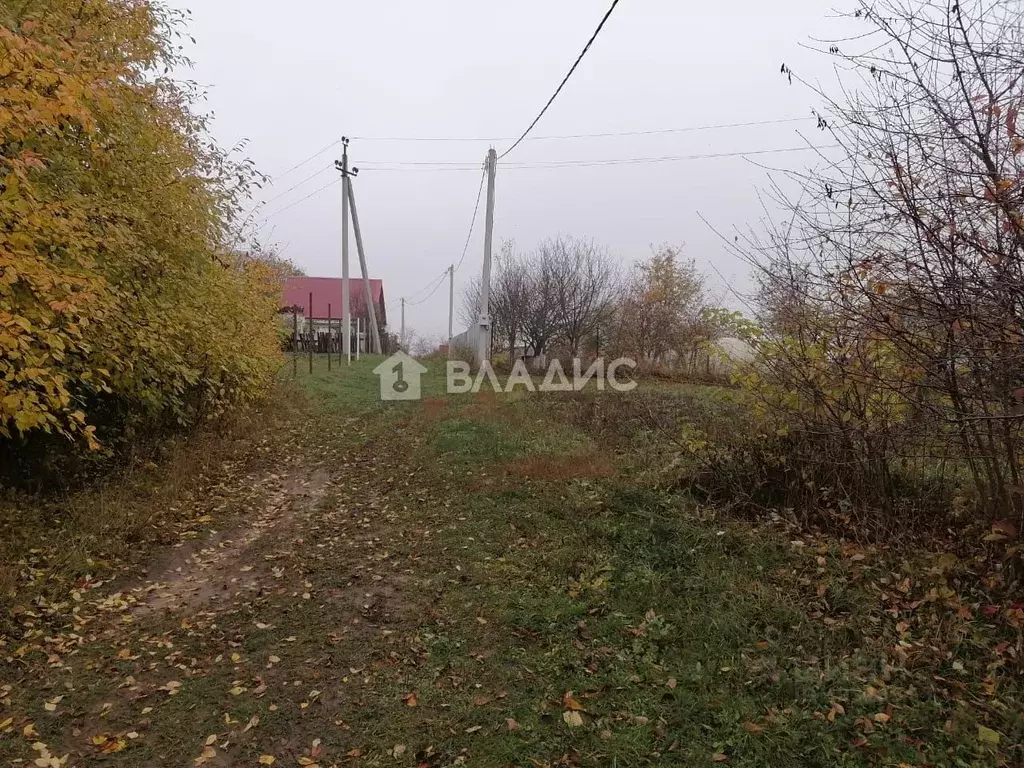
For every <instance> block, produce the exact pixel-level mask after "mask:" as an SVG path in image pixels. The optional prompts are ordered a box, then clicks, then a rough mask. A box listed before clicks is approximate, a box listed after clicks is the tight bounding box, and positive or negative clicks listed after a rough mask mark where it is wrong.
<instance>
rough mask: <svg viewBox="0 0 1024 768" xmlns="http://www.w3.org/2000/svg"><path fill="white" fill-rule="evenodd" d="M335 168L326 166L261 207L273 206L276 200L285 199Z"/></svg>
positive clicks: (262, 203)
mask: <svg viewBox="0 0 1024 768" xmlns="http://www.w3.org/2000/svg"><path fill="white" fill-rule="evenodd" d="M333 168H334V166H333V165H326V166H324V167H323V168H321V169H320V170H319V171H317V172H316V173H314V174H312V175H310V176H307V177H306V178H304V179H303V180H302V181H300V182H299V183H298V184H296V185H295V186H293V187H290V188H289V189H286V190H285V191H284V192H282V193H281V194H279V195H275V196H274V197H272V198H270V199H269V200H263V201H261V203H260V205H270V204H271V203H273V202H274V201H275V200H280V199H281V198H282V197H284V196H285V195H287V194H290V193H292V192H294V191H295V190H296V189H298V188H299V187H301V186H302V185H303V184H306V183H308V182H310V181H312V180H313V179H315V178H316V177H317V176H320V175H321V174H323V173H326V172H327V171H329V170H331V169H333Z"/></svg>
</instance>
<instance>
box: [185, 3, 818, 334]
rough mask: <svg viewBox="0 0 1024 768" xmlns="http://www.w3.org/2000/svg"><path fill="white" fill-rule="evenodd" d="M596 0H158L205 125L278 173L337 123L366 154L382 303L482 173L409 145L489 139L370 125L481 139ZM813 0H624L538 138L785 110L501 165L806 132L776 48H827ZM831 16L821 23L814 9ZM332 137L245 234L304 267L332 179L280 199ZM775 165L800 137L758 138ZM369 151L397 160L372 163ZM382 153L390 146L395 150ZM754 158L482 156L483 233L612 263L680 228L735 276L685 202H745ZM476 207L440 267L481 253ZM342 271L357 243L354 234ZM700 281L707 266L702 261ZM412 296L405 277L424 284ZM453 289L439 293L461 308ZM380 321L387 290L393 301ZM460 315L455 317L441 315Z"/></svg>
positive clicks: (449, 153)
mask: <svg viewBox="0 0 1024 768" xmlns="http://www.w3.org/2000/svg"><path fill="white" fill-rule="evenodd" d="M609 3H610V0H558V1H557V2H554V1H553V0H516V1H515V2H512V1H511V0H505V1H504V2H499V1H497V0H488V1H487V2H482V1H481V0H436V2H431V3H425V2H422V0H372V1H371V0H363V2H352V1H351V0H344V1H343V2H328V1H327V0H292V2H290V3H281V2H277V1H276V0H275V1H273V2H272V1H271V0H202V2H199V0H173V5H175V6H177V7H183V8H189V9H190V10H191V11H192V17H193V23H192V27H191V32H192V34H193V35H194V36H195V38H196V40H197V44H196V45H195V46H190V48H188V49H187V52H188V53H189V55H190V57H191V58H192V59H193V60H194V62H195V69H194V71H193V72H192V75H191V76H192V77H193V78H194V79H195V80H197V81H198V82H199V83H200V84H202V85H203V86H205V87H206V88H207V89H208V106H209V108H210V109H211V110H212V111H213V112H214V113H215V121H214V126H213V130H214V135H215V136H216V138H217V139H218V140H219V141H220V142H221V143H222V144H224V145H231V144H234V143H235V142H237V141H239V140H241V139H243V138H244V139H248V140H249V141H250V144H249V147H248V149H247V153H248V154H249V156H250V157H252V158H253V159H254V160H255V161H256V162H257V164H258V167H259V168H260V170H262V171H263V172H265V173H267V174H270V175H271V176H276V175H280V174H282V173H283V172H284V171H286V170H288V169H289V168H291V167H292V166H294V165H295V164H296V163H299V162H300V161H302V160H304V159H305V158H307V157H309V156H310V155H311V154H313V153H314V152H316V151H318V150H320V149H322V148H323V147H324V146H325V145H327V144H329V143H330V142H332V141H335V140H336V139H338V138H339V137H340V136H341V135H343V134H345V135H348V136H352V137H364V138H355V139H354V140H353V141H352V145H351V149H350V152H351V157H352V160H353V163H354V164H355V165H357V166H359V165H361V164H366V166H367V170H364V171H363V173H362V174H361V175H360V176H359V178H358V180H357V181H356V193H357V195H358V202H359V209H360V210H359V212H360V219H361V223H362V225H363V230H364V238H365V241H366V247H367V252H368V258H369V261H370V271H371V273H372V276H373V277H380V278H383V280H384V283H385V291H386V294H387V297H388V300H389V302H392V301H394V302H397V300H398V299H399V298H400V297H401V296H403V295H410V294H413V293H415V292H416V291H419V290H420V289H421V288H423V287H424V286H425V285H426V284H428V283H429V282H431V281H432V280H434V278H435V277H436V276H438V275H440V273H441V272H442V271H443V270H444V269H445V268H446V266H447V265H448V264H449V263H452V262H453V261H457V260H458V258H459V256H460V254H461V252H462V248H463V244H464V242H465V239H466V235H467V233H468V229H469V223H470V219H471V216H472V211H473V203H474V201H475V199H476V194H477V189H478V186H479V181H480V172H479V171H478V170H475V169H470V170H467V171H453V170H437V169H429V168H428V169H424V167H422V166H413V165H402V164H405V163H417V162H419V163H422V162H458V163H468V164H471V165H473V166H474V168H475V167H477V166H479V165H480V164H482V162H483V159H484V156H485V154H486V152H487V149H488V147H489V146H491V142H489V141H487V140H476V141H451V142H449V141H430V142H426V141H424V142H411V141H384V140H379V138H375V137H470V138H473V137H495V138H501V139H502V140H499V141H495V142H493V144H494V146H496V148H497V149H498V150H499V152H500V151H502V150H503V149H505V148H506V147H507V146H508V145H509V144H510V143H511V142H510V141H508V140H507V139H506V138H503V137H508V138H511V137H515V136H517V135H519V134H520V133H521V132H522V131H523V130H525V128H526V126H527V125H528V124H529V123H530V121H531V120H532V119H533V118H534V117H535V116H536V114H537V113H538V112H539V110H540V108H541V107H542V106H543V105H544V103H545V101H546V100H547V99H548V97H549V96H550V95H551V93H552V92H553V91H554V89H555V87H556V86H557V85H558V83H559V82H560V80H561V78H562V77H563V76H564V74H565V72H566V71H567V70H568V67H569V66H570V65H571V63H572V62H573V60H574V59H575V57H576V56H577V55H578V53H579V51H580V50H581V48H582V47H583V45H584V43H585V42H586V40H587V39H588V38H589V36H590V34H591V33H592V32H593V30H594V28H595V27H596V25H597V23H598V22H599V21H600V19H601V16H602V15H603V14H604V13H605V11H606V10H607V8H608V5H609ZM826 13H827V6H825V5H823V4H822V2H821V0H783V1H781V2H773V3H766V2H764V0H730V1H729V2H704V3H697V2H683V1H682V0H621V2H620V3H619V6H618V8H617V10H616V11H615V13H614V14H613V15H612V17H611V19H610V20H609V22H608V24H607V26H606V27H605V29H604V31H603V32H602V34H601V36H600V37H599V38H598V40H597V42H596V44H595V45H594V47H593V49H592V50H591V51H590V53H589V54H588V55H587V57H586V58H585V59H584V61H583V64H582V65H581V67H580V69H579V70H578V71H577V73H576V74H575V75H574V77H573V78H572V79H571V80H570V82H569V84H568V85H567V86H566V88H565V90H564V91H563V92H562V94H561V96H560V97H559V98H558V100H557V101H556V102H555V104H554V105H553V107H552V108H551V109H550V110H549V112H548V114H547V115H546V116H545V118H544V119H543V120H542V121H541V123H540V124H539V125H538V126H537V128H536V129H535V131H534V135H535V136H541V137H543V136H551V135H564V134H591V133H608V132H623V131H658V130H665V129H676V128H689V127H695V126H705V125H718V124H723V123H736V122H749V121H759V120H777V119H785V118H809V119H807V120H806V121H803V122H792V123H780V124H774V125H763V126H757V127H743V128H729V129H716V130H706V131H692V132H679V133H665V134H658V135H647V136H625V137H622V136H620V137H607V138H584V139H567V140H536V141H528V142H525V143H524V144H522V145H521V146H520V147H519V148H518V149H517V150H516V152H514V153H513V154H512V155H510V156H509V157H508V158H507V163H510V164H513V165H514V164H516V163H529V162H538V161H544V162H549V161H566V160H580V161H584V160H585V161H602V160H619V159H629V158H647V157H663V156H679V155H693V154H709V153H729V152H743V151H753V150H764V149H778V148H789V147H799V146H804V145H805V144H806V143H807V142H808V141H810V142H815V143H820V141H821V138H820V136H821V135H820V134H819V133H818V132H817V131H816V130H815V123H814V121H813V119H810V110H811V107H812V106H813V105H814V99H813V95H812V94H811V93H809V92H808V91H806V90H805V89H803V88H801V87H799V86H792V87H790V86H789V85H787V83H786V80H785V78H784V77H783V76H782V75H781V74H780V73H779V68H780V65H781V64H782V62H784V61H785V62H786V63H787V64H789V65H790V66H791V67H792V68H793V69H795V70H797V71H799V72H801V73H803V74H807V73H808V72H811V73H813V72H815V71H817V72H823V71H827V70H826V69H825V67H826V66H827V62H825V61H823V60H822V59H821V57H819V56H818V55H816V54H814V53H812V52H810V51H807V50H805V49H803V48H801V43H806V42H807V41H808V39H809V37H810V36H812V35H818V36H821V35H823V34H825V32H826V31H827V29H828V28H829V27H828V25H829V24H830V22H828V21H827V19H826ZM831 23H834V22H831ZM337 157H340V147H336V148H335V149H334V150H332V151H330V152H328V153H326V154H324V155H322V156H321V157H319V158H317V159H316V160H314V161H312V162H310V163H309V164H307V165H305V166H303V167H302V168H301V169H299V170H297V171H295V172H293V173H291V174H289V175H287V176H285V177H283V178H282V179H281V180H280V181H279V182H277V183H276V185H275V186H274V187H272V188H270V189H268V190H266V191H265V193H264V194H263V195H262V197H263V199H265V200H270V199H271V198H273V197H274V196H275V195H278V194H280V193H282V192H285V191H286V190H288V189H289V188H290V187H292V186H293V185H296V184H298V183H299V182H301V181H303V180H304V179H306V178H307V177H309V176H310V175H312V174H314V173H316V172H317V171H319V170H321V169H325V170H324V172H323V173H321V174H320V175H318V176H316V177H315V178H313V179H311V180H310V181H308V182H307V183H305V184H303V185H301V186H299V187H298V189H295V190H294V191H292V192H290V193H289V194H287V195H284V196H283V197H280V199H278V200H276V201H273V202H270V203H269V204H268V206H267V207H266V209H265V212H266V213H267V214H271V216H270V218H269V220H268V221H267V223H266V226H264V227H263V229H262V230H261V235H262V236H263V237H264V238H265V239H266V238H267V237H268V236H269V238H270V239H271V240H272V241H273V242H275V243H277V244H279V245H280V246H281V247H282V248H284V249H285V250H284V254H285V255H286V256H288V257H290V258H291V259H292V260H294V261H295V262H296V263H297V264H299V265H300V266H302V267H303V268H305V269H306V270H307V272H308V273H309V274H311V275H325V276H338V275H340V274H341V245H340V243H341V189H342V188H341V185H340V184H336V185H335V186H333V187H330V188H329V189H327V190H325V191H323V192H322V193H320V194H318V195H315V196H314V197H312V198H310V199H308V200H306V201H304V202H301V203H299V204H297V205H295V206H294V207H290V208H289V209H288V210H285V211H283V212H281V213H279V214H277V215H273V214H275V212H277V211H281V209H283V208H285V206H289V205H290V204H291V203H294V202H296V201H299V200H301V199H302V198H303V197H305V196H306V195H308V194H309V193H311V192H313V191H315V190H316V189H318V188H319V187H322V186H323V185H324V184H326V183H328V182H330V181H332V180H333V179H334V178H335V177H336V174H335V172H333V171H329V170H326V168H327V166H328V165H329V164H330V163H331V162H332V161H333V160H334V159H335V158H337ZM756 159H757V160H758V161H759V162H761V163H764V164H768V165H771V166H774V167H803V166H805V165H808V164H813V162H814V154H813V153H812V152H802V153H790V154H777V155H765V156H760V157H758V158H756ZM380 163H386V164H388V167H390V168H395V169H396V170H369V167H370V166H371V165H373V164H380ZM394 164H398V165H394ZM766 180H767V176H766V172H765V171H763V170H761V169H760V168H757V167H755V166H754V165H752V164H751V163H750V162H748V161H747V160H744V159H743V158H741V157H731V158H715V159H699V160H685V161H675V162H661V163H650V164H622V165H600V166H585V167H560V168H533V169H516V168H512V167H509V166H508V165H499V169H498V182H497V198H496V199H497V204H496V219H495V220H496V223H495V238H496V239H495V247H496V248H497V245H498V243H500V242H501V240H503V239H506V238H511V239H514V240H515V241H516V243H517V245H518V246H519V247H520V248H522V249H529V248H530V247H531V246H533V245H534V244H535V243H537V242H538V241H539V240H540V239H542V238H545V237H548V236H551V235H556V234H559V233H563V234H571V235H576V236H581V237H588V238H593V239H594V240H596V241H597V242H598V243H600V244H603V245H605V246H607V247H608V248H609V249H611V251H612V252H613V253H614V254H615V255H616V256H617V257H618V258H620V259H621V261H622V262H623V264H624V265H628V264H629V263H631V262H632V261H634V260H636V259H638V258H642V257H644V256H646V255H648V254H649V253H650V247H651V245H652V244H658V243H662V242H671V243H674V244H685V246H686V253H687V254H688V255H689V256H693V257H694V258H696V260H697V261H698V263H699V264H700V265H702V266H703V267H704V268H705V269H706V271H708V272H709V273H711V269H710V266H709V265H711V264H714V265H715V266H716V267H717V268H718V269H719V270H720V271H721V272H722V273H723V274H724V275H725V276H726V277H727V278H729V279H732V280H736V281H737V283H738V284H739V285H744V284H745V283H746V278H747V274H746V273H747V270H746V269H745V267H744V266H743V265H742V264H740V263H737V262H736V261H735V260H733V259H732V258H731V257H729V256H728V255H727V254H726V253H725V252H724V250H723V248H722V247H721V246H720V244H719V243H718V242H717V238H716V237H715V235H714V234H713V233H712V232H711V231H709V230H708V228H707V227H706V226H705V225H704V224H703V223H702V222H701V221H700V219H699V218H698V216H697V214H698V212H700V213H703V214H704V215H705V216H706V217H707V218H708V219H709V220H711V221H712V222H714V223H715V224H716V226H719V227H721V228H723V229H726V230H728V229H731V228H733V227H736V226H739V227H745V226H747V225H748V224H750V223H756V221H757V220H758V219H759V218H760V217H761V211H760V206H759V203H758V198H757V192H758V189H759V188H763V187H764V186H765V183H766ZM482 223H483V216H482V213H481V216H480V217H479V220H478V225H477V229H476V231H475V232H474V236H473V240H472V243H471V244H470V251H469V256H468V257H467V259H466V262H465V265H464V266H463V268H462V270H460V272H459V274H458V275H457V277H456V291H458V290H459V288H460V286H461V285H463V284H465V282H466V281H467V280H468V279H469V277H470V276H471V274H472V273H476V272H478V271H479V269H480V262H481V257H482V249H483V246H482V242H483V240H482ZM352 253H353V274H357V269H358V266H357V265H358V262H357V260H356V259H355V248H354V245H353V249H352ZM714 281H715V282H716V283H717V282H720V281H719V280H718V278H717V277H715V278H714ZM420 295H421V296H422V294H420ZM458 303H459V299H458V297H457V298H456V305H457V306H458ZM447 311H448V298H447V290H446V288H442V289H441V290H439V291H438V292H437V293H436V294H435V295H434V297H433V298H432V299H431V300H429V301H427V302H425V303H423V304H422V305H420V306H416V307H411V308H410V309H409V310H408V314H407V323H408V324H409V326H410V327H412V328H415V329H416V330H417V331H418V332H420V333H421V334H430V335H436V336H441V335H442V334H444V333H446V332H447ZM389 312H390V317H391V319H392V324H393V325H397V320H398V312H397V303H396V304H395V305H394V307H392V308H390V309H389ZM457 330H458V329H457Z"/></svg>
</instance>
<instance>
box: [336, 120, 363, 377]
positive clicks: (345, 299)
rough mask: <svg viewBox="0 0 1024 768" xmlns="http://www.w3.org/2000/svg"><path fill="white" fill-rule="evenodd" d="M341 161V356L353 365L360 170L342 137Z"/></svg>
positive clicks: (337, 166)
mask: <svg viewBox="0 0 1024 768" xmlns="http://www.w3.org/2000/svg"><path fill="white" fill-rule="evenodd" d="M341 143H342V152H341V160H340V161H338V160H335V161H334V167H335V168H337V169H338V170H339V171H341V179H342V181H341V186H342V194H341V324H342V326H343V331H342V333H343V335H342V337H341V354H342V355H343V356H344V357H345V358H346V359H347V360H348V363H349V364H350V365H351V363H352V307H351V306H350V304H349V290H348V276H349V270H348V201H349V189H350V187H351V180H350V177H351V176H355V175H357V174H358V173H359V169H358V168H353V169H352V170H351V171H349V169H348V137H347V136H342V137H341Z"/></svg>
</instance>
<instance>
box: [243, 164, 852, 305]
mask: <svg viewBox="0 0 1024 768" xmlns="http://www.w3.org/2000/svg"><path fill="white" fill-rule="evenodd" d="M838 146H839V145H837V144H829V145H826V146H803V147H783V148H779V149H752V150H743V151H737V152H713V153H706V154H700V155H667V156H663V157H632V158H622V159H612V160H556V161H550V162H535V163H510V164H508V165H505V166H502V167H503V168H505V169H506V170H513V171H531V170H545V169H559V168H588V167H597V166H606V165H651V164H656V163H669V162H683V161H690V160H714V159H721V158H729V157H753V156H756V155H770V154H782V153H789V152H809V151H819V152H820V151H824V150H829V149H836V148H838ZM376 162H377V163H379V164H380V166H383V165H384V164H385V163H386V164H387V165H389V166H393V167H376V168H374V167H369V166H368V164H367V163H363V164H361V167H362V169H363V170H364V171H384V172H387V171H435V172H436V171H456V172H466V171H475V170H477V168H478V166H477V165H470V164H468V163H467V164H459V163H418V162H417V163H401V162H388V161H376ZM340 181H341V179H335V180H334V181H332V182H330V183H329V184H325V185H324V186H322V187H320V188H318V189H315V190H313V191H312V192H310V193H309V194H308V195H306V196H305V197H303V198H300V199H299V200H296V201H295V202H294V203H290V204H289V205H286V206H285V207H284V208H280V209H278V210H276V211H274V212H273V213H269V214H267V215H266V216H264V217H262V218H260V219H257V220H256V221H255V222H253V223H254V224H257V223H258V224H259V225H260V226H259V227H257V229H259V228H261V227H262V226H263V224H265V223H266V222H267V221H268V220H269V219H271V218H273V217H274V216H277V215H279V214H281V213H284V212H285V211H287V210H290V209H291V208H294V207H295V206H297V205H299V204H301V203H304V202H306V201H307V200H309V199H310V198H312V197H315V196H316V195H319V194H320V193H321V192H323V191H324V190H326V189H329V188H330V187H333V186H334V185H335V184H337V183H339V182H340ZM482 190H483V184H482V181H481V188H480V191H479V192H478V193H477V203H476V208H475V209H474V212H473V224H472V225H471V227H470V234H469V238H472V234H473V227H475V225H476V216H477V214H478V212H479V209H480V198H481V194H482ZM468 249H469V244H468V241H467V244H466V247H465V249H464V250H463V256H462V259H463V260H464V259H465V254H466V252H467V251H468ZM459 264H460V265H461V264H462V260H460V262H459ZM429 285H433V283H430V284H429ZM428 287H429V286H428ZM422 290H425V289H421V290H420V291H417V292H416V293H420V292H422ZM413 295H414V296H415V295H416V294H413Z"/></svg>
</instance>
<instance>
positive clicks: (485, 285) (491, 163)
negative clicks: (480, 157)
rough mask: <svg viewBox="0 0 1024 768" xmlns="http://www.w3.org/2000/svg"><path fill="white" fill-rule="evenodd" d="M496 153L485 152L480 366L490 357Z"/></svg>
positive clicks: (478, 355)
mask: <svg viewBox="0 0 1024 768" xmlns="http://www.w3.org/2000/svg"><path fill="white" fill-rule="evenodd" d="M497 166H498V153H497V152H495V151H494V150H493V149H492V150H491V151H490V152H488V153H487V220H486V227H485V229H484V274H483V280H482V281H481V283H480V338H479V339H478V340H477V362H478V363H479V364H480V365H481V366H482V365H483V364H484V363H486V362H488V361H489V360H490V359H491V312H490V304H491V244H492V238H493V236H494V174H495V173H496V171H497Z"/></svg>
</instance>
